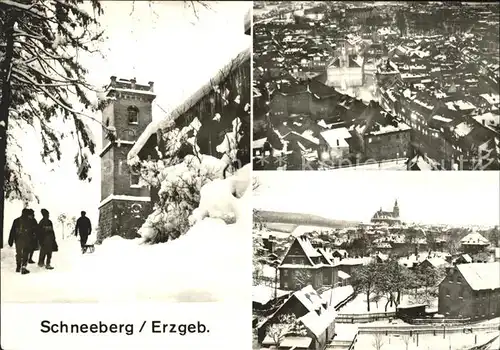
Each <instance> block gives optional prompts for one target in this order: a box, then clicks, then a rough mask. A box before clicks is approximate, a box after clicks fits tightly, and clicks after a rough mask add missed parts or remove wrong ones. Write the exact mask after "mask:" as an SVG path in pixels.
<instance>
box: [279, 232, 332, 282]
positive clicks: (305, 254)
mask: <svg viewBox="0 0 500 350" xmlns="http://www.w3.org/2000/svg"><path fill="white" fill-rule="evenodd" d="M278 268H279V271H280V276H279V279H280V289H282V290H300V289H301V288H303V287H304V286H305V285H308V284H311V285H312V286H313V288H316V289H317V288H319V287H322V286H325V285H330V286H331V285H332V284H333V285H335V284H336V282H337V279H338V276H337V270H336V269H335V268H334V265H333V262H332V261H331V260H330V259H329V257H328V255H327V253H326V251H325V250H323V249H316V248H314V247H313V246H312V244H311V241H310V240H309V238H307V237H306V236H299V237H297V238H295V240H294V241H293V243H292V244H291V245H290V247H289V248H288V251H287V252H286V253H285V256H284V257H283V260H282V262H281V264H280V266H279V267H278Z"/></svg>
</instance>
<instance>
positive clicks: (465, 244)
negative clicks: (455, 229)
mask: <svg viewBox="0 0 500 350" xmlns="http://www.w3.org/2000/svg"><path fill="white" fill-rule="evenodd" d="M460 243H461V244H462V250H463V252H464V253H468V254H476V253H479V252H482V251H484V250H485V249H486V248H487V247H488V246H489V245H490V242H489V241H488V240H487V239H486V238H484V236H483V235H481V234H480V233H479V232H471V233H469V234H468V235H467V236H465V237H464V238H462V239H461V240H460Z"/></svg>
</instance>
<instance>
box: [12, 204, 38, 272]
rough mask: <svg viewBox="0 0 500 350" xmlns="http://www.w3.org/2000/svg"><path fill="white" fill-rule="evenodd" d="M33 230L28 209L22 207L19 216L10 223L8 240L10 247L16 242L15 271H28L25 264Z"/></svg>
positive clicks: (26, 263)
mask: <svg viewBox="0 0 500 350" xmlns="http://www.w3.org/2000/svg"><path fill="white" fill-rule="evenodd" d="M35 231H36V226H33V220H32V219H31V218H30V211H29V209H23V211H22V214H21V216H20V217H18V218H17V219H15V220H14V222H13V223H12V228H11V229H10V234H9V242H8V243H9V246H10V247H12V245H13V244H14V243H15V244H16V272H21V274H23V275H25V274H27V273H29V270H28V269H26V266H27V265H28V258H29V255H30V252H31V249H32V244H33V237H34V236H35Z"/></svg>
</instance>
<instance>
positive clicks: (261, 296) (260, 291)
mask: <svg viewBox="0 0 500 350" xmlns="http://www.w3.org/2000/svg"><path fill="white" fill-rule="evenodd" d="M287 294H290V292H287V291H284V290H280V289H277V290H276V295H277V296H278V298H279V297H281V296H284V295H287ZM272 299H274V288H272V287H268V286H264V285H257V286H253V287H252V301H253V302H257V303H259V304H262V305H265V304H267V303H268V302H269V301H270V300H272Z"/></svg>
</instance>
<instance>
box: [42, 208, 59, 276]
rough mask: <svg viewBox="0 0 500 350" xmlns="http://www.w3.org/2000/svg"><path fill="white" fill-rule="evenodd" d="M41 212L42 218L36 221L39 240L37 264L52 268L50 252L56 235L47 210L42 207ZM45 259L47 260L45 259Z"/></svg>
mask: <svg viewBox="0 0 500 350" xmlns="http://www.w3.org/2000/svg"><path fill="white" fill-rule="evenodd" d="M41 213H42V216H43V218H42V220H40V222H39V223H38V241H39V242H40V255H39V257H38V266H40V267H43V266H45V268H46V269H47V270H53V269H54V268H53V267H52V266H51V265H50V260H51V259H52V252H53V251H55V247H56V246H57V242H56V235H55V233H54V226H53V225H52V221H50V219H49V211H48V210H47V209H42V210H41ZM45 259H47V260H46V261H45Z"/></svg>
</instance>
